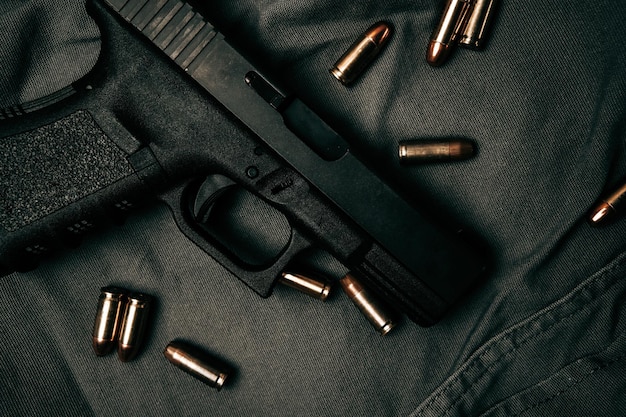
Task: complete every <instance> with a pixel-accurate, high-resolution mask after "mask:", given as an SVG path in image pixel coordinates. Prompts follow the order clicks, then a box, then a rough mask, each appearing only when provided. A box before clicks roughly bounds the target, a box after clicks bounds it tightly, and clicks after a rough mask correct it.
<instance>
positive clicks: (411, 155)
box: [398, 139, 475, 164]
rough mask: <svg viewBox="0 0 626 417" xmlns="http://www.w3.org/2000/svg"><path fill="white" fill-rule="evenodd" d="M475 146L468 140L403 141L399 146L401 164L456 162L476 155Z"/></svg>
mask: <svg viewBox="0 0 626 417" xmlns="http://www.w3.org/2000/svg"><path fill="white" fill-rule="evenodd" d="M474 152H475V148H474V144H473V143H472V142H471V141H469V140H467V139H454V140H422V141H402V142H400V143H399V144H398V157H399V158H400V162H401V163H403V164H408V163H411V162H428V161H454V160H462V159H467V158H470V157H471V156H473V155H474Z"/></svg>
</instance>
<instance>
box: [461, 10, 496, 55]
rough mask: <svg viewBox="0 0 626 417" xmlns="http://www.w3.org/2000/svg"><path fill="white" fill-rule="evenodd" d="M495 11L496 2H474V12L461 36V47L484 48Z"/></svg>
mask: <svg viewBox="0 0 626 417" xmlns="http://www.w3.org/2000/svg"><path fill="white" fill-rule="evenodd" d="M495 10H496V0H474V6H473V7H472V11H471V13H469V14H468V16H467V19H466V23H465V27H464V29H463V32H462V33H461V34H460V36H459V45H460V46H462V47H464V48H470V49H482V48H484V46H485V44H486V41H487V34H488V32H489V29H490V28H491V22H492V20H493V16H494V15H495Z"/></svg>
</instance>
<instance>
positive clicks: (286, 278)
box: [279, 272, 331, 301]
mask: <svg viewBox="0 0 626 417" xmlns="http://www.w3.org/2000/svg"><path fill="white" fill-rule="evenodd" d="M279 282H280V283H281V284H284V285H287V286H289V287H291V288H295V289H296V290H298V291H300V292H303V293H305V294H307V295H310V296H311V297H313V298H317V299H318V300H322V301H324V300H326V299H327V298H328V295H329V294H330V289H331V284H330V283H329V282H328V281H326V280H323V279H319V278H316V277H315V278H314V277H312V276H310V275H303V274H296V273H291V272H283V273H282V274H281V275H280V278H279Z"/></svg>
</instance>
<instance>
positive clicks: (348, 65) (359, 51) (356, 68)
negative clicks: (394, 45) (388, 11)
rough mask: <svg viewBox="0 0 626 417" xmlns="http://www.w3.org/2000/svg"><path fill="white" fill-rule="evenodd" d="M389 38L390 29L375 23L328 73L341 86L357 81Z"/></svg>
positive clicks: (381, 23)
mask: <svg viewBox="0 0 626 417" xmlns="http://www.w3.org/2000/svg"><path fill="white" fill-rule="evenodd" d="M390 36H391V27H390V26H389V24H388V23H386V22H377V23H374V24H373V25H372V26H370V27H369V29H367V30H366V31H365V33H364V34H363V35H362V36H361V37H360V38H359V39H358V40H357V41H356V42H354V43H353V44H352V46H351V47H350V48H349V49H348V50H347V51H346V53H344V54H343V55H342V56H341V58H339V60H337V62H336V63H335V65H334V66H333V68H331V69H330V73H331V74H333V76H334V77H335V78H337V79H338V80H339V81H340V82H341V83H342V84H350V83H351V82H353V81H354V80H356V79H357V77H358V76H359V75H361V73H362V72H363V71H364V70H365V68H366V67H367V66H368V65H369V64H370V63H371V62H372V60H373V59H374V58H375V57H376V56H377V55H378V54H379V52H380V51H381V49H382V48H383V47H384V46H385V44H386V43H387V41H388V39H389V37H390Z"/></svg>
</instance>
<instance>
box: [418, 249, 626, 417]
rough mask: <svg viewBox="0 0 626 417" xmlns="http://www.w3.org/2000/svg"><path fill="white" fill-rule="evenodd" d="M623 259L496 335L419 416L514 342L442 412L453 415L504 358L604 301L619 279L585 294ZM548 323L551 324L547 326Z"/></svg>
mask: <svg viewBox="0 0 626 417" xmlns="http://www.w3.org/2000/svg"><path fill="white" fill-rule="evenodd" d="M620 256H621V259H619V261H617V262H616V263H615V264H614V265H611V266H609V267H608V268H606V269H605V270H603V271H600V272H598V273H597V274H598V275H597V276H596V277H594V278H591V279H590V280H589V281H588V282H585V283H583V284H581V285H580V286H579V288H577V289H574V290H573V291H572V292H570V293H569V294H567V295H565V296H564V297H563V298H561V299H560V300H557V301H556V302H555V303H553V305H551V306H548V307H546V308H545V309H544V310H542V311H539V312H537V313H535V314H534V315H533V316H531V317H529V318H528V319H526V322H525V323H518V324H517V325H516V327H514V328H511V329H509V330H507V331H505V333H504V334H502V335H500V336H496V337H495V338H494V339H493V340H492V341H491V342H487V343H489V346H487V347H485V349H484V350H483V351H482V352H480V353H478V354H477V356H476V357H475V358H474V359H471V362H469V363H468V364H467V366H466V367H465V369H463V370H462V371H459V373H458V375H456V376H455V377H454V378H453V379H451V380H450V381H448V383H447V384H446V386H445V387H443V388H442V389H441V390H440V391H439V392H438V393H437V394H435V396H434V397H433V398H431V399H430V400H428V402H427V403H425V404H424V405H423V406H422V407H420V409H421V410H420V411H419V412H418V413H417V414H416V415H423V414H424V411H425V410H426V409H428V408H429V407H431V406H432V405H433V404H434V403H435V402H436V401H437V400H438V399H439V398H441V396H443V395H444V394H446V393H447V392H448V391H449V390H451V389H452V388H453V387H454V386H456V384H457V383H458V382H459V380H460V378H461V376H462V375H466V374H467V373H468V371H471V370H472V369H474V368H476V367H477V366H478V365H483V366H485V363H484V361H483V358H484V357H485V356H486V355H487V354H488V353H489V352H491V351H492V350H493V349H494V348H496V347H498V346H501V345H502V343H503V342H505V341H507V340H508V341H510V342H511V344H512V347H511V348H509V349H507V350H506V351H504V352H502V353H501V354H500V355H499V357H498V358H496V359H494V361H493V362H492V363H491V364H490V365H488V366H485V369H484V370H483V371H482V372H480V374H479V375H477V376H476V377H475V378H474V380H473V381H472V383H471V384H470V385H469V386H468V387H467V388H465V389H463V390H462V392H461V393H459V394H458V396H457V398H456V400H454V401H453V402H452V403H451V404H450V405H449V406H447V407H446V408H445V410H444V411H443V412H442V414H443V415H446V414H448V413H449V412H450V410H451V409H452V408H453V407H454V406H455V405H457V404H458V403H459V402H460V401H461V400H463V398H464V397H465V395H466V394H467V393H468V392H469V391H470V390H471V389H472V388H473V387H474V386H475V385H476V384H477V383H478V382H480V381H481V380H482V379H483V378H484V377H485V376H487V375H489V372H490V371H491V370H492V369H493V368H494V367H496V366H497V365H498V364H499V363H501V362H502V361H503V360H504V359H506V358H507V357H509V356H510V355H511V354H512V353H514V352H515V351H517V350H518V349H519V348H521V347H522V346H524V345H525V344H526V343H528V342H529V341H530V340H532V339H534V338H536V337H538V336H540V335H541V334H543V333H545V332H547V331H549V330H550V329H552V328H553V327H554V326H556V325H557V324H559V323H561V322H563V321H565V320H567V319H569V318H571V317H572V316H574V315H576V314H578V313H580V312H582V311H584V310H585V308H586V307H588V306H589V303H590V302H591V301H593V300H595V299H598V298H600V297H601V296H602V295H604V294H605V293H606V292H607V291H609V290H610V289H611V288H612V287H613V286H614V285H615V284H617V283H618V282H619V280H618V279H617V278H615V279H614V280H613V282H608V283H607V286H606V288H604V289H602V290H601V291H600V292H599V293H598V294H597V295H596V296H593V295H589V294H585V292H586V291H588V290H590V287H592V286H593V285H596V284H597V283H599V282H600V281H602V280H603V279H605V278H606V277H607V275H609V274H611V273H613V272H614V271H615V270H618V269H619V268H621V267H622V266H623V265H624V263H625V260H626V256H625V254H624V253H623V254H621V255H620ZM586 297H591V298H590V299H589V300H586V301H583V304H581V305H580V306H579V307H578V308H576V309H575V310H573V311H571V312H570V313H569V314H568V315H566V316H563V317H560V318H558V319H557V318H556V317H555V318H553V320H556V321H553V322H552V323H550V324H549V325H548V326H547V327H545V328H540V329H537V331H534V332H531V333H529V334H528V335H526V337H524V338H522V339H521V340H520V341H518V343H515V342H514V341H513V337H514V336H515V335H517V334H519V333H521V332H523V331H524V330H525V329H527V328H529V327H531V326H532V325H536V324H537V323H539V322H540V320H541V318H544V317H545V316H546V315H547V314H549V313H550V312H553V311H555V310H557V309H559V308H561V309H565V308H567V307H568V306H570V305H572V304H574V302H575V300H576V299H579V298H583V299H584V298H586ZM546 324H547V323H546Z"/></svg>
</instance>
